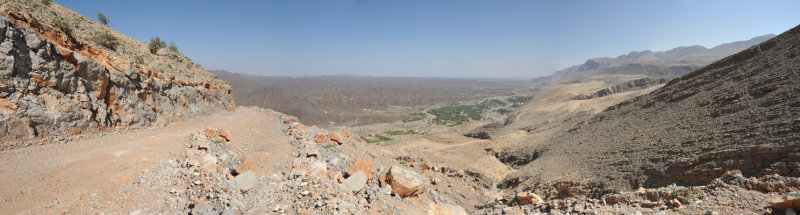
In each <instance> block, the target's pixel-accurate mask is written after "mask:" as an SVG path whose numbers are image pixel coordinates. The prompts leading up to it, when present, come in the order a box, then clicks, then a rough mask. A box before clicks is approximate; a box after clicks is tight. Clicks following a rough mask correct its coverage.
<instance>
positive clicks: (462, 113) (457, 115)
mask: <svg viewBox="0 0 800 215" xmlns="http://www.w3.org/2000/svg"><path fill="white" fill-rule="evenodd" d="M504 105H506V103H505V102H503V101H500V100H497V99H492V100H486V101H483V102H481V103H478V104H474V105H449V106H444V107H438V108H433V109H430V110H428V113H429V114H431V115H434V116H436V117H435V118H434V119H433V121H434V122H435V123H436V124H438V125H444V126H448V127H452V126H456V125H460V124H462V123H464V122H466V121H469V120H481V119H483V113H484V112H485V111H486V110H489V109H491V108H493V107H499V106H504Z"/></svg>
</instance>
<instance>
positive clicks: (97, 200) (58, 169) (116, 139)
mask: <svg viewBox="0 0 800 215" xmlns="http://www.w3.org/2000/svg"><path fill="white" fill-rule="evenodd" d="M276 121H277V120H272V119H270V116H268V115H267V114H265V113H263V112H259V111H256V110H254V109H250V108H246V107H241V108H238V110H236V111H235V112H223V113H220V114H217V115H213V116H208V117H202V118H199V119H194V120H190V121H185V122H179V123H175V124H171V125H168V126H165V127H160V128H153V129H146V130H137V131H134V132H130V133H121V134H110V135H107V136H102V137H96V138H92V139H88V140H82V141H76V142H69V143H66V144H51V145H43V146H33V147H28V148H24V149H18V150H10V151H3V152H0V157H2V159H0V198H2V201H0V208H4V210H5V212H8V213H21V212H30V213H60V212H66V211H70V212H77V213H82V212H89V211H104V210H111V211H118V212H119V211H120V210H119V209H120V208H127V207H126V205H130V204H132V203H133V202H135V201H133V200H141V199H147V198H137V197H136V196H142V197H149V196H158V194H153V193H134V194H135V195H136V196H126V195H120V194H121V193H125V192H123V191H122V190H121V188H122V187H123V186H124V185H127V184H129V183H130V182H131V180H132V179H133V178H134V177H135V176H136V174H137V173H139V172H141V171H143V170H145V169H153V168H154V167H155V166H156V163H157V162H158V161H163V160H167V159H170V158H171V155H170V152H172V151H175V150H178V149H179V148H180V147H181V146H183V144H184V142H185V140H186V138H187V137H188V136H189V134H190V133H192V132H196V131H198V130H202V129H204V128H207V127H220V128H226V129H228V130H229V131H230V133H231V135H232V138H231V139H232V142H231V143H232V145H234V146H235V148H237V150H241V151H242V152H243V153H245V154H247V155H248V158H251V159H252V160H249V161H248V162H252V163H253V164H252V165H253V166H259V168H258V171H257V173H258V174H264V173H265V172H274V169H270V165H263V164H269V163H275V162H276V161H280V160H284V159H285V156H287V151H288V150H289V148H288V140H287V139H285V138H283V139H282V138H281V137H283V136H284V135H283V134H282V133H281V131H280V130H278V128H277V127H276V123H277V122H276ZM112 209H113V210H112ZM5 212H4V213H5Z"/></svg>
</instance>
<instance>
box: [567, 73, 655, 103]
mask: <svg viewBox="0 0 800 215" xmlns="http://www.w3.org/2000/svg"><path fill="white" fill-rule="evenodd" d="M663 83H667V79H664V78H660V79H652V78H641V79H636V80H630V81H626V82H624V83H620V84H617V85H615V86H612V87H609V88H606V89H602V90H598V91H597V92H595V93H592V94H582V95H579V96H576V97H575V98H572V99H574V100H584V99H593V98H600V97H603V96H608V95H611V94H614V93H622V92H627V91H633V90H640V89H644V88H648V87H651V86H655V85H658V84H663Z"/></svg>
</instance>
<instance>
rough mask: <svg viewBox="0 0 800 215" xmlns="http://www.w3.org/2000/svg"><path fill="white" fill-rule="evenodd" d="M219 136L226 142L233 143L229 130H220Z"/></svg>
mask: <svg viewBox="0 0 800 215" xmlns="http://www.w3.org/2000/svg"><path fill="white" fill-rule="evenodd" d="M219 136H220V137H222V138H225V141H231V134H230V133H228V130H225V129H220V130H219Z"/></svg>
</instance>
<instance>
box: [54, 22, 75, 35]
mask: <svg viewBox="0 0 800 215" xmlns="http://www.w3.org/2000/svg"><path fill="white" fill-rule="evenodd" d="M53 25H55V26H56V27H57V28H58V29H60V30H61V31H62V32H64V33H66V34H67V35H72V26H70V25H69V23H68V22H67V21H64V20H62V19H54V20H53Z"/></svg>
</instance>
